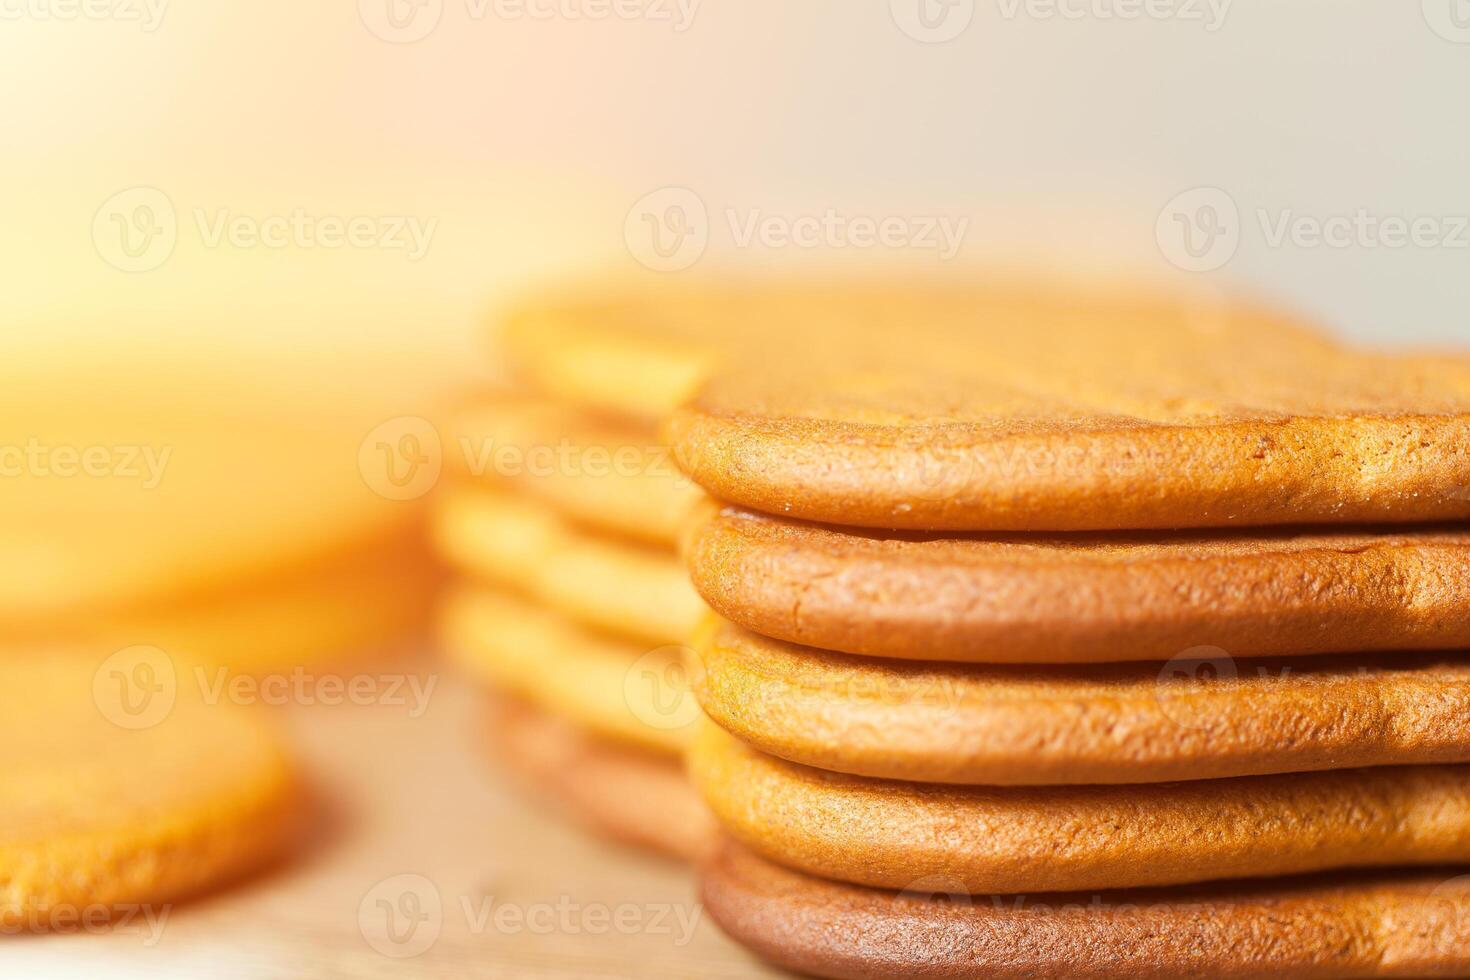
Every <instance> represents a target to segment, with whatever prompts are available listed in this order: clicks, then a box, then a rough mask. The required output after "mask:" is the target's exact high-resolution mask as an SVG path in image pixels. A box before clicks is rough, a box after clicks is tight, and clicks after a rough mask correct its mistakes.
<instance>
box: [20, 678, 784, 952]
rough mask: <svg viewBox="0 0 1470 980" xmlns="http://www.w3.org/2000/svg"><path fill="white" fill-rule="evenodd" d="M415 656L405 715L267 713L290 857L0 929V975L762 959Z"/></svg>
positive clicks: (677, 876)
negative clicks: (514, 763)
mask: <svg viewBox="0 0 1470 980" xmlns="http://www.w3.org/2000/svg"><path fill="white" fill-rule="evenodd" d="M402 669H403V668H402V667H401V666H399V667H398V668H396V670H397V671H399V672H401V671H402ZM424 670H425V672H426V673H427V675H434V676H437V681H436V686H435V687H434V689H433V690H432V694H431V695H430V696H429V698H428V702H427V710H425V711H424V712H423V713H422V714H421V715H420V716H419V717H410V711H411V709H412V706H411V705H385V704H374V705H371V706H347V705H344V706H334V707H326V706H321V705H316V706H304V705H299V704H298V705H293V706H291V707H287V708H280V709H272V710H277V711H279V713H280V715H281V718H282V722H283V724H284V725H285V727H286V728H287V729H288V731H289V734H290V736H291V739H292V741H293V742H294V743H295V744H296V746H297V747H298V751H299V753H300V757H301V763H302V767H303V770H304V772H305V774H306V776H307V779H308V781H309V783H310V784H311V785H312V787H313V788H314V790H315V792H316V795H317V797H318V800H317V803H316V812H317V813H318V814H319V818H318V829H317V830H316V831H315V834H314V837H313V839H311V840H310V841H309V843H308V844H307V845H306V846H304V847H303V849H302V852H301V853H300V854H299V855H298V856H297V857H296V858H295V859H294V860H292V861H290V862H288V863H286V864H285V865H283V866H282V867H280V868H278V869H277V870H275V871H273V872H271V873H269V874H266V875H262V876H260V877H258V878H256V879H254V880H251V881H249V882H245V883H242V884H240V885H238V886H236V887H234V888H231V889H229V890H226V891H223V892H220V893H218V894H216V895H213V896H211V897H207V898H203V899H198V900H195V901H192V902H187V903H182V904H179V905H178V906H176V907H172V908H169V909H166V910H160V911H159V913H156V915H155V918H157V917H158V915H159V914H161V913H162V912H164V911H166V912H167V917H166V918H164V919H162V922H161V927H155V926H150V925H149V924H147V923H146V922H145V921H143V920H142V919H141V918H140V920H139V921H137V922H134V923H132V924H130V925H129V926H128V927H127V928H114V929H113V930H112V931H109V932H107V933H104V934H92V935H84V934H72V935H48V936H39V937H30V936H28V937H20V938H3V939H0V976H6V977H9V976H14V977H22V976H23V977H53V976H55V977H89V978H98V977H150V978H160V977H201V976H210V977H251V978H254V977H272V978H274V977H307V978H315V977H344V976H345V977H366V978H375V977H400V976H402V977H430V978H433V977H456V978H459V977H468V978H479V977H488V978H499V977H507V978H510V977H516V978H519V977H536V978H540V977H547V978H621V977H640V978H643V977H647V978H663V977H667V978H731V980H734V978H743V977H769V976H776V975H777V974H774V973H771V972H769V971H767V970H766V969H765V968H763V967H761V966H759V965H758V964H757V963H756V962H755V961H754V960H753V959H752V958H751V957H750V956H749V954H747V953H745V952H744V951H742V950H741V949H739V948H738V947H736V946H735V945H734V944H732V943H731V942H730V941H729V940H727V939H726V938H725V937H724V936H723V935H722V934H721V933H720V932H719V930H718V928H717V927H716V926H715V925H714V923H713V922H712V921H710V920H708V918H707V917H706V916H705V915H704V913H703V910H702V909H701V908H700V907H699V905H698V904H697V902H696V900H695V892H694V885H693V879H692V875H691V874H690V873H689V871H688V870H686V869H685V868H682V867H680V866H678V865H676V864H674V863H672V862H666V861H662V860H659V859H656V858H651V857H645V856H643V855H641V854H638V853H635V852H631V851H628V850H625V849H621V848H619V847H616V846H613V845H606V844H602V843H600V842H598V841H596V840H593V839H591V838H589V837H588V836H586V835H585V834H583V833H582V832H581V831H580V830H579V829H578V828H576V827H575V826H573V825H571V824H569V823H568V822H567V821H566V820H565V819H563V818H562V817H561V816H560V815H559V814H556V813H555V812H554V811H551V810H548V809H546V808H545V807H544V806H543V805H541V804H540V803H539V801H535V800H528V799H527V798H526V795H525V793H524V792H523V790H522V788H521V787H520V786H519V785H516V784H513V783H511V782H509V781H508V780H507V778H506V777H504V776H502V775H501V774H500V773H499V772H498V771H496V769H495V768H494V766H493V764H492V763H490V762H489V761H488V760H487V759H486V758H485V757H484V756H483V755H482V754H481V753H480V751H479V746H478V744H477V739H478V737H479V725H480V723H481V718H480V714H479V712H480V704H479V701H478V695H477V692H475V691H474V690H472V689H471V688H470V687H469V685H468V684H467V683H466V682H465V681H463V680H461V679H460V678H458V677H457V676H456V675H454V674H453V673H452V672H450V671H448V670H447V669H442V670H441V669H440V668H439V667H438V666H437V665H429V666H426V667H425V668H424ZM372 673H374V674H382V673H390V671H381V670H375V671H372ZM436 896H437V900H438V901H437V904H438V913H437V914H435V912H434V909H433V906H434V905H435V897H436ZM415 902H416V903H417V906H416V907H417V909H418V910H419V911H420V913H421V914H420V916H419V917H418V919H417V921H418V926H417V928H416V929H414V928H410V926H409V924H408V923H409V919H408V918H407V917H406V916H405V913H408V912H412V911H413V910H414V908H415V905H414V903H415ZM390 908H392V909H396V910H398V911H397V917H396V919H395V922H396V925H397V927H398V931H397V933H396V936H395V937H390V936H388V935H387V933H386V930H385V926H386V924H387V921H388V920H387V911H386V910H387V909H390ZM436 929H437V933H436ZM375 944H376V948H375ZM406 954H415V955H406Z"/></svg>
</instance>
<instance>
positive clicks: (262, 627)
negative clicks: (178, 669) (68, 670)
mask: <svg viewBox="0 0 1470 980" xmlns="http://www.w3.org/2000/svg"><path fill="white" fill-rule="evenodd" d="M412 531H413V533H414V535H415V536H417V535H418V534H420V533H421V529H420V528H418V527H417V526H415V527H414V528H413V529H412ZM405 537H407V536H406V535H399V536H395V537H393V538H390V539H387V540H374V541H370V542H368V543H366V544H365V545H362V546H359V547H355V548H352V549H349V550H346V551H342V552H340V553H337V554H333V555H330V556H327V557H326V558H324V559H323V560H319V561H316V562H312V563H310V564H306V565H303V566H301V567H299V568H295V569H292V570H290V571H289V572H287V573H283V574H282V575H280V576H279V577H271V578H266V579H257V580H254V581H244V582H238V583H235V584H234V585H232V586H230V587H228V588H219V589H216V590H214V591H212V592H208V593H205V594H201V595H195V596H190V597H188V598H186V599H183V600H175V601H172V602H159V603H150V604H145V605H142V606H140V607H138V608H128V609H117V610H113V609H104V610H100V611H98V612H97V613H94V614H90V615H85V616H76V615H73V616H68V617H63V618H58V619H55V620H53V621H46V622H33V623H30V624H28V625H26V626H24V627H17V628H15V629H13V630H11V631H10V632H9V634H8V635H6V636H5V637H4V639H3V640H0V657H24V656H27V655H33V654H34V652H35V651H36V650H38V649H47V650H53V649H58V648H60V649H86V650H116V649H119V648H122V647H127V646H134V645H138V644H147V645H152V646H156V647H160V648H161V649H163V650H166V651H168V652H169V653H170V654H176V655H179V656H181V657H185V658H187V659H190V660H194V661H198V662H200V663H203V664H207V665H210V666H220V667H228V668H229V669H231V670H232V671H238V672H243V673H255V674H268V673H273V672H277V671H284V670H290V669H292V668H296V667H303V668H330V667H332V666H334V665H337V664H340V663H345V662H347V660H348V659H349V658H351V657H353V656H360V655H363V654H379V653H382V652H383V651H384V650H385V649H387V648H388V647H389V646H391V645H392V644H393V643H394V642H396V641H399V640H401V639H403V638H404V637H405V636H407V635H409V634H410V633H411V632H412V631H414V630H415V629H418V628H420V627H422V626H423V625H424V623H425V622H426V620H427V618H428V612H429V608H430V604H431V598H432V594H433V591H434V587H435V585H436V584H437V574H436V572H435V570H434V569H433V568H432V566H431V564H430V562H429V560H428V556H427V555H426V554H425V553H424V552H425V549H424V548H423V546H422V545H421V544H420V543H419V542H418V541H412V540H404V538H405Z"/></svg>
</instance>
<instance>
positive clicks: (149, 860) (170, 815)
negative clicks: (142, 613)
mask: <svg viewBox="0 0 1470 980" xmlns="http://www.w3.org/2000/svg"><path fill="white" fill-rule="evenodd" d="M0 741H3V743H4V745H5V769H4V776H3V778H0V927H3V928H4V929H6V930H15V929H25V930H47V929H52V928H63V927H75V925H76V924H77V923H78V922H79V921H86V920H82V919H80V918H79V917H80V916H83V915H90V916H92V917H94V918H96V917H100V918H102V919H107V918H111V917H114V916H116V915H119V914H122V913H124V912H126V911H127V910H128V909H129V908H131V909H132V911H133V912H137V910H138V907H139V906H149V907H152V908H155V909H156V908H158V907H159V906H161V905H163V904H166V903H170V902H173V901H175V900H177V899H180V898H183V897H186V896H189V895H192V894H195V893H197V892H201V891H204V890H206V889H208V888H212V887H216V886H218V885H220V884H223V883H225V882H227V881H229V880H230V879H232V878H235V877H238V876H239V875H242V874H245V873H247V872H250V871H253V870H255V869H257V868H259V867H260V866H262V865H263V864H265V863H267V862H268V861H270V860H271V859H273V858H275V857H277V856H278V855H279V854H281V853H282V851H283V849H284V848H285V846H286V845H287V843H288V842H289V840H290V838H291V835H292V831H293V823H294V818H295V813H296V809H297V793H296V789H295V787H294V782H293V778H292V775H291V771H290V767H289V766H288V764H287V760H286V756H285V753H284V751H283V748H282V746H281V744H280V743H279V742H278V741H277V739H276V736H275V734H274V732H273V731H272V730H270V729H269V728H268V727H267V724H266V719H265V718H264V717H262V715H260V714H259V713H257V712H255V711H252V710H249V709H246V708H242V707H238V706H235V705H231V704H228V703H217V704H210V703H207V701H206V698H205V697H204V696H203V695H202V694H201V692H200V690H199V688H198V686H197V685H195V684H193V683H191V679H190V678H189V677H188V676H187V675H186V667H185V664H184V662H183V661H175V660H174V659H172V658H170V657H168V656H166V655H165V654H163V653H162V652H160V651H157V650H148V649H142V650H126V651H120V652H119V653H118V654H116V655H114V656H112V657H110V658H108V659H107V660H102V661H99V660H98V659H96V658H90V657H89V658H85V659H84V658H74V657H61V656H50V657H46V658H40V659H38V658H32V659H30V660H29V661H17V660H5V661H3V662H0Z"/></svg>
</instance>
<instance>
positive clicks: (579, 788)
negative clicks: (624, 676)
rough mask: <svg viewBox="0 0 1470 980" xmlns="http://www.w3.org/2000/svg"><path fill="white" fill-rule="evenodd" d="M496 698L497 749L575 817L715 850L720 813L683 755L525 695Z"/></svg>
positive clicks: (689, 854) (686, 852)
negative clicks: (604, 731) (639, 745)
mask: <svg viewBox="0 0 1470 980" xmlns="http://www.w3.org/2000/svg"><path fill="white" fill-rule="evenodd" d="M490 700H492V701H493V702H495V703H494V704H493V705H492V713H491V717H490V719H489V722H488V724H487V726H486V734H487V737H488V742H489V746H490V749H491V751H492V752H493V753H494V755H495V757H496V758H497V759H498V760H499V761H500V763H501V764H502V765H504V766H506V767H507V768H509V769H511V770H513V771H515V772H516V773H517V774H518V775H519V776H520V777H521V778H523V779H524V780H526V781H527V782H528V783H530V784H531V785H532V786H533V787H534V788H535V789H537V790H538V791H539V792H541V793H543V794H545V795H546V796H548V797H550V798H551V799H552V800H554V801H555V802H556V803H558V804H559V805H560V806H561V807H562V808H564V809H565V810H566V811H568V812H569V813H570V814H571V815H572V816H573V817H574V818H575V819H577V820H578V821H580V822H582V823H584V824H586V825H588V826H589V827H590V828H591V829H592V830H593V831H594V832H596V833H598V834H600V835H602V836H604V837H608V838H611V839H613V840H617V841H621V842H623V843H627V844H632V845H634V846H635V847H640V848H643V849H645V850H650V851H655V852H657V853H660V854H666V855H668V856H670V857H674V858H678V859H680V860H684V861H693V860H697V859H699V858H700V857H702V856H703V855H705V854H706V853H708V852H709V851H710V849H711V848H712V846H713V844H714V841H715V839H716V831H715V825H714V820H713V818H712V817H711V816H710V813H709V810H708V809H707V808H706V807H705V805H704V802H703V801H702V800H700V799H699V797H698V796H696V795H695V793H694V790H693V788H692V787H691V786H690V785H689V780H688V779H687V778H685V775H684V768H683V766H681V765H680V764H679V763H678V762H677V761H676V760H673V759H670V758H669V757H668V756H667V755H664V754H662V753H650V752H644V751H639V750H637V749H630V748H627V747H625V746H622V745H617V744H614V743H611V742H607V741H604V740H602V739H598V738H596V737H594V736H592V735H589V734H588V733H587V732H585V731H583V730H582V729H580V728H578V727H577V726H575V725H572V724H571V723H569V722H567V721H566V720H564V719H560V718H557V717H555V716H553V715H551V714H549V713H547V712H545V711H542V710H540V709H538V708H535V707H533V706H532V705H530V704H528V703H526V702H523V701H520V700H518V699H514V698H508V697H495V698H491V699H490Z"/></svg>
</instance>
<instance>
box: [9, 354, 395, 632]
mask: <svg viewBox="0 0 1470 980" xmlns="http://www.w3.org/2000/svg"><path fill="white" fill-rule="evenodd" d="M0 374H3V376H4V380H6V382H7V383H6V384H5V385H3V386H0V417H3V418H6V419H8V420H10V421H11V423H12V424H11V425H10V426H9V427H8V432H7V434H6V435H4V436H0V473H3V476H0V623H3V624H5V627H6V628H7V629H10V628H12V627H14V628H22V627H28V626H29V625H30V624H33V623H46V622H53V621H56V620H57V619H61V618H64V617H68V616H71V615H74V614H77V613H80V612H82V611H85V614H87V615H94V614H97V613H98V612H100V611H101V610H109V611H111V610H125V609H128V608H132V607H135V606H138V605H143V604H148V603H153V602H161V601H169V602H172V601H183V600H184V599H186V598H188V597H192V596H196V595H206V594H209V593H212V592H215V591H217V590H219V589H222V588H226V587H229V586H230V585H231V584H232V583H234V582H236V581H239V580H242V579H247V580H254V579H259V578H265V577H270V576H275V575H278V574H284V573H286V571H287V570H289V569H291V568H293V567H295V566H298V565H300V564H302V563H306V562H310V561H313V560H315V559H316V558H317V557H318V556H321V555H325V554H330V553H333V552H335V551H338V550H341V549H344V548H350V547H353V546H355V545H359V544H362V543H363V542H367V541H382V540H385V539H388V538H391V537H392V536H393V535H394V534H395V533H396V532H398V531H402V532H404V533H405V534H406V533H407V531H408V529H409V528H410V526H411V525H412V524H413V523H414V522H415V521H416V520H417V516H418V512H417V508H416V507H415V506H414V505H413V504H412V503H411V502H405V501H401V500H393V499H389V497H387V496H385V495H384V493H383V492H382V490H383V487H382V486H381V485H377V486H375V484H374V480H373V479H372V477H373V476H374V473H373V471H372V469H371V467H370V466H365V464H364V459H367V460H368V461H369V462H371V460H373V459H375V458H376V457H375V456H373V453H375V452H376V451H377V450H376V448H375V446H374V445H373V444H372V443H373V442H374V440H373V439H372V438H370V433H371V432H372V430H374V427H375V426H378V425H379V424H380V423H382V422H383V421H384V419H385V418H386V417H387V416H388V415H389V414H391V413H390V412H389V411H388V410H387V405H388V404H389V402H388V399H387V398H386V397H383V398H380V396H379V394H378V393H376V392H374V393H372V394H364V393H363V392H362V391H360V390H359V389H372V388H373V386H370V385H364V384H362V383H361V379H354V381H355V382H356V387H352V386H349V385H347V384H344V383H338V382H334V381H332V380H331V379H329V378H312V379H303V378H294V379H293V378H290V377H287V376H284V375H282V373H281V372H279V371H275V370H274V368H273V373H272V374H270V375H267V374H266V373H264V372H259V371H253V372H250V373H247V372H246V371H244V370H243V369H240V370H236V369H234V368H233V367H231V368H224V367H221V366H220V365H219V364H216V363H213V362H211V363H207V364H206V363H200V364H188V365H184V364H178V363H173V362H170V363H167V364H161V365H153V366H144V365H140V364H133V363H107V364H99V365H94V366H91V367H87V366H85V365H83V366H76V365H66V366H62V367H57V368H54V369H51V370H45V369H42V368H40V367H37V368H36V370H35V371H34V372H28V373H23V374H22V376H21V377H18V378H10V377H9V376H8V372H0ZM308 381H309V383H308ZM379 402H381V404H379ZM391 436H392V433H389V434H388V435H385V436H383V437H382V438H380V439H378V440H376V441H377V442H379V443H383V444H385V445H386V444H387V443H390V442H394V440H393V439H392V438H390V437H391ZM394 444H395V445H396V443H394ZM390 448H391V447H390ZM364 454H366V455H364Z"/></svg>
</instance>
